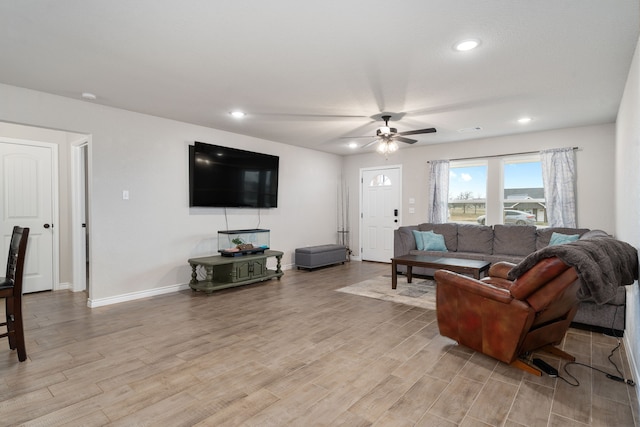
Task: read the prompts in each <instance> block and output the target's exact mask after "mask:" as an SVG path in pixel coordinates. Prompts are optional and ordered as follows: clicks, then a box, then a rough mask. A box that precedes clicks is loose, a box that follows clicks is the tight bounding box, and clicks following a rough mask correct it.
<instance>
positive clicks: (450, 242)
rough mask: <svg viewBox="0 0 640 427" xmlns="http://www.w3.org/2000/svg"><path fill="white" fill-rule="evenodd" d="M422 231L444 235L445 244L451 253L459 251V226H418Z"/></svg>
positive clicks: (452, 223) (449, 223)
mask: <svg viewBox="0 0 640 427" xmlns="http://www.w3.org/2000/svg"><path fill="white" fill-rule="evenodd" d="M418 230H420V231H433V232H434V233H436V234H442V236H443V237H444V244H445V245H446V247H447V250H449V251H454V252H455V251H457V250H458V224H456V223H454V222H448V223H446V224H431V223H423V224H420V225H418Z"/></svg>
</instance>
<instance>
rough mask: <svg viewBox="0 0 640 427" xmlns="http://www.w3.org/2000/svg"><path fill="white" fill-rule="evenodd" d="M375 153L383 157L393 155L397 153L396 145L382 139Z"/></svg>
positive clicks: (393, 142)
mask: <svg viewBox="0 0 640 427" xmlns="http://www.w3.org/2000/svg"><path fill="white" fill-rule="evenodd" d="M376 151H377V152H378V153H380V154H384V155H385V156H386V155H387V154H391V153H395V152H396V151H398V143H397V142H395V141H393V140H391V141H389V140H384V139H383V140H381V141H380V142H379V143H378V146H377V147H376Z"/></svg>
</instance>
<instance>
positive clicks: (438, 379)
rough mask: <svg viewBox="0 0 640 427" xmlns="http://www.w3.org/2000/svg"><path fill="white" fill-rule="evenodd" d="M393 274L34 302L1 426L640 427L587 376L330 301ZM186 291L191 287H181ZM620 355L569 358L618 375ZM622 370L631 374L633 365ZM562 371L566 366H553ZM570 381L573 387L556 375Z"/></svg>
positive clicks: (606, 383) (3, 358)
mask: <svg viewBox="0 0 640 427" xmlns="http://www.w3.org/2000/svg"><path fill="white" fill-rule="evenodd" d="M389 269H390V266H389V265H388V264H377V263H366V262H351V263H346V264H345V265H338V266H334V267H330V268H324V269H319V270H316V271H313V272H307V271H296V270H288V271H286V272H285V275H284V277H283V278H282V280H280V281H277V280H271V281H269V282H264V283H262V284H257V285H251V286H246V287H242V288H235V289H230V290H224V291H220V292H217V293H214V294H212V295H209V296H207V295H205V294H202V293H195V292H192V291H190V290H188V291H183V292H179V293H174V294H169V295H165V296H159V297H154V298H149V299H145V300H139V301H134V302H127V303H121V304H116V305H111V306H107V307H101V308H94V309H89V308H87V307H86V300H85V295H84V294H82V293H77V294H74V293H71V292H68V291H59V292H53V293H51V292H49V293H41V294H31V295H27V296H26V298H25V300H26V301H25V311H26V323H27V332H26V335H27V345H28V348H27V352H28V356H29V359H28V360H27V361H26V362H24V363H19V362H18V360H17V356H16V354H15V352H13V351H9V350H8V345H7V343H6V340H2V341H0V425H20V424H25V425H42V426H55V425H64V426H92V425H117V426H131V425H149V426H190V425H207V426H209V425H210V426H238V425H247V426H285V425H293V426H338V425H345V426H368V425H375V426H454V425H462V426H510V427H513V426H632V425H634V419H636V420H637V419H638V410H637V398H636V394H635V389H634V388H632V387H629V386H627V385H625V384H622V383H618V382H614V381H611V380H609V379H607V378H605V376H604V375H603V374H600V373H597V372H594V371H592V370H590V369H588V368H584V367H581V366H575V365H574V366H572V367H571V368H570V370H571V372H572V373H574V374H575V376H576V377H577V378H578V379H579V381H580V386H579V387H571V386H569V385H567V384H566V383H564V382H563V381H561V380H558V379H552V378H549V377H542V378H538V377H535V376H532V375H530V374H526V373H524V372H521V371H519V370H516V369H514V368H511V367H509V366H506V365H504V364H502V363H499V362H496V361H494V360H492V359H490V358H487V357H485V356H482V355H480V354H477V353H474V352H472V351H470V350H468V349H466V348H463V347H460V346H457V345H456V344H455V343H454V342H452V341H451V340H449V339H446V338H443V337H441V336H440V335H438V328H437V323H436V321H435V312H433V311H428V310H424V309H417V308H412V307H409V306H405V305H401V304H396V303H392V302H385V301H379V300H375V299H370V298H366V297H361V296H355V295H348V294H344V293H340V292H335V289H337V288H339V287H342V286H345V285H348V284H351V283H356V282H359V281H361V280H365V279H367V278H370V277H374V276H378V275H380V274H388V272H389V271H388V270H389ZM188 279H189V278H185V281H186V280H188ZM615 345H616V340H615V339H613V338H611V337H607V336H604V335H601V334H596V333H593V334H592V333H589V332H583V331H579V330H571V332H570V333H569V334H568V336H567V338H566V340H565V343H564V348H565V350H567V351H569V352H571V353H572V354H574V355H575V356H577V358H578V361H580V362H583V363H588V364H593V365H595V366H597V367H599V368H600V369H603V370H606V371H607V372H611V373H614V374H615V368H614V367H613V366H612V365H610V363H609V361H608V360H607V356H608V355H609V353H610V351H611V350H612V349H613V348H614V346H615ZM613 359H614V360H615V361H616V362H617V363H618V365H619V366H621V367H622V366H624V368H621V369H624V372H625V375H627V376H628V375H629V374H628V372H629V371H628V367H627V364H626V361H625V357H624V355H620V353H615V354H614V357H613ZM547 360H548V361H549V362H551V363H553V364H555V365H556V366H558V365H559V361H557V360H554V359H550V358H548V359H547ZM561 375H563V376H564V372H563V371H561Z"/></svg>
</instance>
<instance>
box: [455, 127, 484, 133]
mask: <svg viewBox="0 0 640 427" xmlns="http://www.w3.org/2000/svg"><path fill="white" fill-rule="evenodd" d="M481 130H482V128H481V127H480V126H474V127H472V128H462V129H458V132H460V133H468V132H478V131H481Z"/></svg>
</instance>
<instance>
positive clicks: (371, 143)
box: [361, 139, 380, 148]
mask: <svg viewBox="0 0 640 427" xmlns="http://www.w3.org/2000/svg"><path fill="white" fill-rule="evenodd" d="M379 141H380V140H379V139H374V140H373V141H371V142H370V143H368V144H365V145H363V146H362V147H361V148H367V147H371V146H372V145H373V144H376V143H377V142H379Z"/></svg>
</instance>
